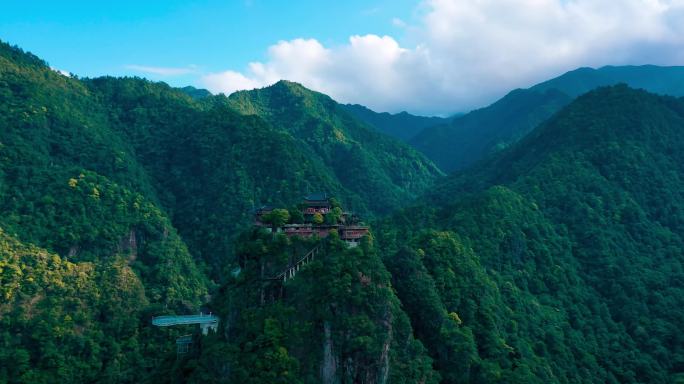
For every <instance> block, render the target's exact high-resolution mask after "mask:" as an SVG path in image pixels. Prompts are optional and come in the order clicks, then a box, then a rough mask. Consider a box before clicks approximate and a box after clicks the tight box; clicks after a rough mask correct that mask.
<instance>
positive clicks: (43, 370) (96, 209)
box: [0, 43, 442, 383]
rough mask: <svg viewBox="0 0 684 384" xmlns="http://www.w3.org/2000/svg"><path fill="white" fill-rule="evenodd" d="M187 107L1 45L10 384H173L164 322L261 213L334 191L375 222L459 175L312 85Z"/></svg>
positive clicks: (140, 83)
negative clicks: (158, 319)
mask: <svg viewBox="0 0 684 384" xmlns="http://www.w3.org/2000/svg"><path fill="white" fill-rule="evenodd" d="M187 93H188V89H184V90H179V89H174V88H171V87H169V86H167V85H166V84H163V83H152V82H149V81H146V80H143V79H139V78H112V77H102V78H96V79H84V80H79V79H77V78H72V77H67V76H63V75H61V74H60V73H59V72H57V71H54V70H52V69H50V67H49V66H48V65H47V63H45V62H44V61H42V60H41V59H39V58H38V57H36V56H34V55H32V54H29V53H25V52H23V51H22V50H21V49H19V48H16V47H12V46H10V45H8V44H5V43H0V127H2V129H0V207H1V209H2V212H3V215H2V217H0V229H1V231H0V287H2V288H1V289H2V291H1V292H2V295H3V296H2V297H3V300H2V302H1V303H0V324H2V325H1V326H0V343H1V344H0V345H1V346H2V352H0V382H31V383H34V382H95V381H97V382H140V381H145V380H150V381H154V382H158V381H160V380H161V379H159V378H160V377H161V378H163V380H166V381H168V380H171V378H170V376H169V372H171V371H172V370H173V369H174V367H175V366H177V365H178V364H180V363H178V362H177V361H176V354H175V345H174V343H173V340H174V338H175V337H178V336H180V335H181V334H182V332H183V330H182V329H171V330H168V331H162V330H160V329H158V328H156V327H152V326H151V324H150V320H151V317H152V316H155V315H160V314H174V313H175V314H189V313H197V312H198V311H199V310H200V307H201V306H202V305H205V304H207V303H208V301H209V298H210V297H212V296H213V295H214V294H215V293H216V292H215V289H216V288H217V287H218V286H219V285H222V284H223V283H224V282H225V281H226V280H227V279H228V277H227V276H229V273H228V271H229V269H228V268H229V267H230V266H231V265H232V263H233V262H234V260H235V246H236V243H235V240H236V238H237V237H238V235H239V234H240V233H241V232H242V231H243V229H244V227H245V226H249V225H251V223H252V220H253V215H252V210H253V209H254V208H256V207H259V206H261V205H263V204H269V205H279V206H286V207H291V206H292V205H294V204H296V203H298V202H299V201H300V198H301V196H302V195H304V194H306V193H308V192H316V191H325V192H327V193H329V194H332V195H335V196H336V197H337V198H338V199H339V200H340V201H341V202H343V203H344V204H345V205H346V206H348V207H351V208H353V209H354V210H355V211H357V212H358V213H360V214H363V215H365V216H366V217H372V216H373V215H378V214H381V213H384V212H389V211H391V210H393V209H395V208H397V207H400V206H401V205H402V204H404V203H405V201H407V200H408V199H412V198H413V197H415V196H418V195H420V194H422V193H423V192H424V191H425V190H426V189H427V188H428V187H429V186H430V185H431V184H432V183H433V181H434V180H435V179H437V178H438V177H440V176H441V175H442V174H441V172H440V171H439V170H438V169H437V168H436V167H435V166H434V165H433V164H432V163H431V162H430V161H429V160H427V159H426V158H425V157H424V156H422V155H421V154H419V153H417V152H416V151H415V150H413V149H411V148H410V147H408V146H407V145H406V144H403V143H401V142H399V141H397V140H394V139H392V138H389V137H386V136H384V135H382V134H379V133H376V132H374V131H372V130H371V129H370V128H368V127H367V126H366V125H365V124H363V123H361V122H359V121H357V120H356V119H354V118H353V117H352V116H350V115H348V114H347V113H346V112H344V111H342V110H339V109H338V105H337V104H336V103H335V102H334V101H332V99H330V98H328V97H327V96H324V95H321V94H318V93H315V92H312V91H309V90H307V89H305V88H303V87H301V86H299V85H297V84H293V83H285V82H283V83H279V84H276V85H275V86H273V87H270V88H266V89H263V90H258V91H253V92H247V93H241V94H239V95H236V96H234V97H231V98H230V99H229V98H226V97H225V96H215V97H214V96H202V97H191V96H190V95H188V94H187ZM190 93H191V94H193V95H194V96H196V93H197V92H194V91H193V92H190ZM200 93H201V92H200ZM248 108H253V110H254V111H258V113H253V112H249V111H247V109H248ZM378 260H379V259H378ZM386 291H387V289H386V290H385V291H383V292H384V293H383V295H384V294H385V293H387V292H386ZM383 297H384V296H383ZM386 303H388V305H390V304H391V302H390V301H386ZM391 305H395V306H396V305H397V304H396V303H394V304H391ZM396 314H397V316H400V313H399V312H396ZM404 326H405V327H406V324H404ZM407 329H408V328H405V329H404V332H405V334H406V335H407V337H408V333H406V332H408V330H407ZM407 353H408V352H407Z"/></svg>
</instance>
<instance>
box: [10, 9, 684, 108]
mask: <svg viewBox="0 0 684 384" xmlns="http://www.w3.org/2000/svg"><path fill="white" fill-rule="evenodd" d="M0 39H2V40H5V41H8V42H10V43H12V44H16V45H19V46H20V47H22V48H24V49H26V50H29V51H31V52H33V53H35V54H37V55H38V56H40V57H41V58H43V59H45V60H47V61H48V62H49V63H50V64H51V65H52V66H53V67H54V68H57V69H60V70H66V71H70V72H72V73H75V74H77V75H79V76H88V77H93V76H100V75H105V74H106V75H117V76H120V75H137V76H143V77H147V78H149V79H152V80H160V81H165V82H167V83H169V84H171V85H174V86H183V85H194V86H198V87H203V88H207V89H209V90H210V91H212V92H214V93H221V92H222V93H227V94H228V93H231V92H233V91H235V90H239V89H251V88H255V87H263V86H267V85H269V84H272V83H274V82H276V81H277V80H279V79H288V80H292V81H297V82H300V83H302V84H303V85H305V86H307V87H309V88H312V89H314V90H318V91H321V92H324V93H326V94H329V95H331V96H332V97H333V98H335V99H336V100H338V101H340V102H351V103H359V104H364V105H367V106H369V107H371V108H373V109H375V110H377V111H389V112H399V111H402V110H407V111H409V112H412V113H417V114H425V115H430V114H437V115H448V114H450V113H453V112H462V111H467V110H470V109H472V108H477V107H482V106H484V105H487V104H489V103H491V102H493V101H495V100H496V99H497V98H499V97H501V96H503V95H505V94H506V93H507V92H509V91H510V90H512V89H514V88H518V87H529V86H531V85H533V84H535V83H537V82H541V81H544V80H547V79H549V78H551V77H555V76H558V75H560V74H562V73H564V72H566V71H569V70H573V69H575V68H577V67H581V66H590V67H600V66H603V65H625V64H632V65H639V64H656V65H684V0H620V1H615V0H477V1H475V0H378V1H360V0H351V1H349V0H348V1H308V0H307V1H275V0H274V1H266V0H234V1H227V0H224V1H218V0H203V1H179V0H166V1H154V0H138V1H127V0H125V1H99V0H91V1H64V0H63V1H41V0H35V1H31V0H21V1H17V0H4V1H3V4H2V12H0Z"/></svg>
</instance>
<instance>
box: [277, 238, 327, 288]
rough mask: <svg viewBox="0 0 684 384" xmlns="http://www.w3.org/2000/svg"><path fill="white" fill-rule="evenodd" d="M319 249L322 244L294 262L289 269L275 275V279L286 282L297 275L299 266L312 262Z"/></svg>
mask: <svg viewBox="0 0 684 384" xmlns="http://www.w3.org/2000/svg"><path fill="white" fill-rule="evenodd" d="M319 249H320V246H316V247H315V248H314V249H312V250H310V251H309V252H308V253H307V254H306V255H304V256H302V257H301V258H300V259H299V260H297V261H296V262H295V263H294V264H292V265H291V266H289V267H287V269H285V270H284V271H282V272H280V273H279V274H277V275H275V276H274V277H273V280H282V281H283V282H285V281H287V280H288V279H292V278H293V277H295V275H297V272H299V268H301V267H303V266H305V265H306V264H308V263H310V262H311V261H313V259H314V257H316V254H317V253H318V251H319Z"/></svg>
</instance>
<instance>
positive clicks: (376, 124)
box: [341, 104, 451, 142]
mask: <svg viewBox="0 0 684 384" xmlns="http://www.w3.org/2000/svg"><path fill="white" fill-rule="evenodd" d="M341 107H342V108H343V109H344V110H346V111H347V112H349V113H350V114H352V115H354V116H355V117H356V118H357V119H359V120H361V121H363V122H365V123H367V124H368V125H370V126H371V127H373V128H375V129H376V130H378V132H382V133H384V134H386V135H389V136H392V137H395V138H397V139H399V140H402V141H404V142H410V140H411V139H412V138H413V137H414V136H416V135H417V134H418V133H419V132H421V131H422V130H423V129H425V128H427V127H431V126H435V125H440V124H446V123H447V122H448V121H449V120H450V119H451V118H443V117H435V116H430V117H427V116H416V115H412V114H410V113H407V112H399V113H394V114H390V113H388V112H382V113H378V112H375V111H373V110H371V109H369V108H366V107H364V106H363V105H359V104H344V105H341Z"/></svg>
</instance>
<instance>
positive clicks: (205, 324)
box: [152, 313, 219, 335]
mask: <svg viewBox="0 0 684 384" xmlns="http://www.w3.org/2000/svg"><path fill="white" fill-rule="evenodd" d="M218 321H219V318H218V316H216V315H212V314H211V313H210V314H208V315H207V314H204V313H200V314H199V315H180V316H174V315H171V316H157V317H153V318H152V325H156V326H157V327H171V326H174V325H192V324H199V326H200V328H201V329H202V334H203V335H206V334H207V333H208V332H209V329H211V330H213V331H216V330H217V328H218Z"/></svg>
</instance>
